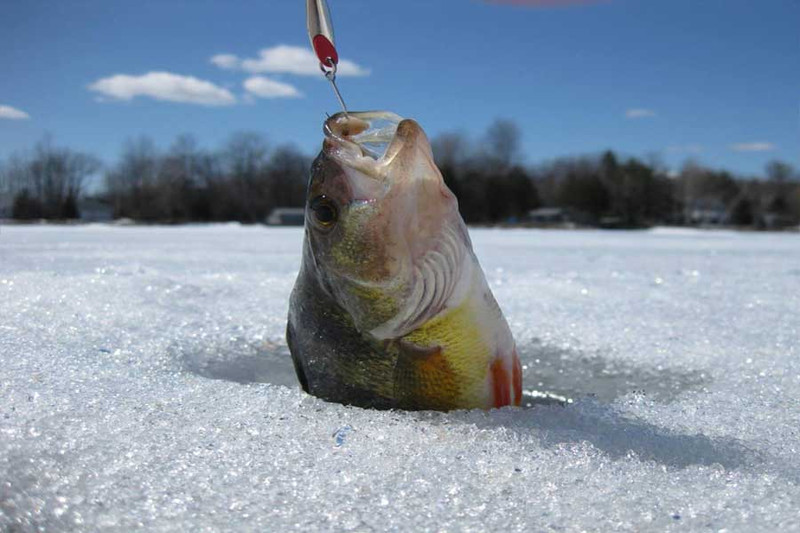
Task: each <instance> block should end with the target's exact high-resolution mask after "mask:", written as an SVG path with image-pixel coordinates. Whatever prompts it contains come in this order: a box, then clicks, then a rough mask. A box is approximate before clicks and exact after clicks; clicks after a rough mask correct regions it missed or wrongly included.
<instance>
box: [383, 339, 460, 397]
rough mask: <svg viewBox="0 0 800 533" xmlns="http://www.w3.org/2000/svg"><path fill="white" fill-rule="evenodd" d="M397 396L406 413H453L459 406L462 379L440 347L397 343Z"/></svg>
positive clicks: (395, 381)
mask: <svg viewBox="0 0 800 533" xmlns="http://www.w3.org/2000/svg"><path fill="white" fill-rule="evenodd" d="M396 345H397V348H398V350H399V355H398V358H397V366H396V367H395V379H394V383H395V391H396V396H397V398H398V399H399V400H400V402H401V404H402V405H403V406H404V407H405V408H406V409H436V410H445V411H446V410H450V409H455V408H456V407H457V406H458V399H459V394H460V387H459V379H458V376H457V375H456V374H455V372H454V371H453V368H452V366H451V365H450V363H449V362H448V361H447V358H446V357H445V355H444V350H443V348H442V347H441V346H438V345H435V346H422V345H419V344H416V343H414V342H409V341H406V340H402V339H401V340H398V341H396Z"/></svg>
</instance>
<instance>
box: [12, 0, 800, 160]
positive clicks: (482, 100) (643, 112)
mask: <svg viewBox="0 0 800 533" xmlns="http://www.w3.org/2000/svg"><path fill="white" fill-rule="evenodd" d="M329 4H330V8H331V11H332V14H333V19H334V25H335V29H336V38H337V48H338V49H339V53H340V56H341V57H342V58H343V59H346V60H349V61H350V62H351V64H349V65H348V67H347V68H343V70H344V71H345V72H344V74H347V73H349V74H351V75H349V76H346V75H343V76H342V77H341V78H340V87H341V89H342V93H343V95H344V97H345V99H346V101H347V102H348V105H349V106H350V108H351V109H362V110H363V109H388V110H392V111H395V112H397V113H399V114H401V115H403V116H407V117H414V118H416V119H417V120H418V121H419V122H420V123H421V124H422V125H423V127H424V128H425V129H426V130H427V131H428V133H429V135H431V136H435V135H436V134H438V133H441V132H444V131H452V130H458V131H462V132H464V133H466V134H469V135H472V136H473V137H475V138H478V137H479V136H480V135H481V133H482V132H483V131H484V130H485V128H486V126H487V125H489V124H490V123H491V122H492V120H493V119H495V118H497V117H502V118H510V119H513V120H515V121H516V122H517V123H518V124H519V125H520V127H521V129H522V131H523V135H524V138H523V149H524V153H525V160H526V162H527V163H537V162H540V161H543V160H546V159H549V158H553V157H558V156H562V155H574V154H583V153H594V152H599V151H601V150H604V149H607V148H611V149H614V150H616V151H619V152H621V153H623V154H625V155H634V156H642V157H646V156H648V155H649V154H658V155H659V156H660V157H661V158H662V160H663V161H664V162H666V163H667V164H668V165H669V166H671V167H672V168H677V167H679V166H680V164H681V163H682V162H683V161H684V160H685V159H686V158H688V157H692V158H694V159H696V160H699V161H700V162H702V163H704V164H708V165H711V166H715V167H725V168H728V169H730V170H733V171H735V172H738V173H742V174H754V173H758V172H760V171H761V169H763V167H764V164H765V163H766V162H767V161H769V160H771V159H782V160H785V161H788V162H790V163H792V164H794V165H795V166H800V133H799V130H800V128H799V121H798V119H799V118H800V30H798V28H800V2H797V1H796V0H764V1H755V0H669V1H667V0H606V1H591V0H584V1H582V2H581V1H574V0H573V1H572V2H565V1H564V0H549V1H543V0H539V1H533V0H528V1H525V0H519V1H516V2H515V1H513V0H507V1H495V2H488V1H481V0H402V1H394V2H388V1H384V0H380V1H376V0H329ZM512 4H529V5H512ZM538 4H569V5H556V6H553V5H546V6H542V5H538ZM307 49H308V40H307V37H306V33H305V2H304V1H303V0H261V1H221V0H217V1H214V0H207V1H206V0H191V1H188V0H187V1H175V0H172V1H168V0H161V1H154V0H147V1H138V2H134V1H115V0H102V1H101V0H83V1H71V0H61V1H47V2H42V1H36V0H10V1H8V0H7V1H6V2H4V3H3V4H2V7H0V158H4V157H7V156H8V155H9V154H10V153H12V152H14V151H16V150H20V149H25V148H28V147H30V146H32V145H33V144H34V143H35V142H36V141H37V140H39V139H40V138H42V136H43V135H44V134H45V133H46V132H49V133H50V134H52V135H53V137H54V139H55V141H56V143H58V144H61V145H67V146H69V147H72V148H75V149H79V150H84V151H88V152H91V153H94V154H96V155H98V156H100V157H101V158H102V159H103V160H105V161H106V162H109V163H112V162H114V161H115V160H116V158H117V156H118V154H119V152H120V150H121V147H122V145H123V143H124V141H125V140H126V139H128V138H131V137H136V136H139V135H147V136H150V137H152V138H153V139H154V140H155V141H156V143H157V144H159V145H160V146H163V147H167V146H168V145H169V144H170V143H171V142H172V140H173V139H174V138H175V137H176V136H177V135H179V134H181V133H191V134H193V135H194V136H195V137H196V138H197V140H198V141H199V142H200V144H201V145H202V146H205V147H209V148H214V147H217V146H220V145H221V144H222V143H223V142H224V141H225V140H226V139H227V138H228V137H229V136H230V135H231V134H232V133H233V132H235V131H241V130H249V131H258V132H261V133H263V134H265V135H266V136H267V138H268V139H269V140H270V141H271V142H273V143H274V144H282V143H287V142H288V143H293V144H295V145H297V146H298V147H299V148H301V149H302V150H304V151H306V152H308V153H312V152H315V151H316V150H317V149H318V148H319V145H320V142H321V124H322V121H323V119H324V116H325V112H326V111H327V112H334V111H336V110H337V103H336V100H335V99H334V96H333V93H332V92H331V90H330V88H329V86H328V85H327V83H326V82H325V81H324V79H323V78H322V76H321V75H320V74H318V73H316V72H314V70H313V65H311V68H310V70H309V64H308V62H307V61H306V60H305V59H304V54H305V53H307V52H305V51H306V50H307ZM220 55H222V56H221V57H220ZM215 56H217V58H216V60H215V62H216V64H215V63H214V62H212V58H214V57H215ZM234 56H235V57H234ZM306 72H309V74H306ZM148 73H160V74H149V75H148ZM165 99H166V100H165Z"/></svg>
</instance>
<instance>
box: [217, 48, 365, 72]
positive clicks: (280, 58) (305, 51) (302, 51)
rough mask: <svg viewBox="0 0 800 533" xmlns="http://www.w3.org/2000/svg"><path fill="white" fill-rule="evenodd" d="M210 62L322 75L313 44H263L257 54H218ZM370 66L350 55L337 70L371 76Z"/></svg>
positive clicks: (270, 70)
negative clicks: (358, 62)
mask: <svg viewBox="0 0 800 533" xmlns="http://www.w3.org/2000/svg"><path fill="white" fill-rule="evenodd" d="M211 62H212V63H214V64H215V65H217V66H218V67H220V68H225V69H233V68H241V69H243V70H246V71H247V72H252V73H253V74H258V73H262V72H273V73H283V74H295V75H298V76H320V75H321V73H320V70H319V60H318V59H317V56H315V55H314V52H312V51H311V49H310V48H308V47H304V46H289V45H286V44H280V45H278V46H273V47H272V48H264V49H263V50H261V51H260V52H259V53H258V57H255V58H247V59H240V58H238V57H237V56H235V55H232V54H217V55H215V56H213V57H212V58H211ZM369 72H370V71H369V69H367V68H364V67H362V66H360V65H357V64H356V63H354V62H352V61H350V60H349V59H339V64H338V67H337V71H336V74H337V75H338V76H368V75H369Z"/></svg>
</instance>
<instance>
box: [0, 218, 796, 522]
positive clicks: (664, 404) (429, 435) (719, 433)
mask: <svg viewBox="0 0 800 533" xmlns="http://www.w3.org/2000/svg"><path fill="white" fill-rule="evenodd" d="M471 234H472V238H473V241H474V245H475V249H476V252H477V254H478V256H479V258H480V260H481V263H482V265H483V268H484V271H485V272H486V275H487V278H488V280H489V282H490V284H491V286H492V288H493V290H494V292H495V295H496V297H497V300H498V302H499V303H500V305H501V306H502V307H503V310H504V311H505V314H506V317H507V318H508V320H509V323H510V325H511V329H512V331H513V332H514V335H515V338H516V340H517V344H518V346H519V348H520V356H521V358H522V363H523V365H524V368H525V370H524V372H525V378H524V379H525V388H526V389H536V390H539V391H546V392H549V393H552V394H554V395H560V396H563V397H565V398H569V399H570V402H569V403H567V404H566V405H561V404H558V403H553V402H551V404H550V405H537V406H535V407H533V408H529V409H514V408H505V409H502V410H495V411H491V412H480V411H471V412H455V413H447V414H443V413H405V412H376V411H370V410H362V409H357V408H349V407H344V406H340V405H334V404H327V403H325V402H322V401H319V400H316V399H314V398H312V397H309V396H307V395H305V394H304V393H302V392H301V391H300V390H299V387H298V386H297V385H296V382H295V377H294V371H293V369H292V366H291V363H290V361H289V359H288V350H287V348H286V344H285V340H284V337H283V332H284V328H285V320H286V312H287V305H288V296H289V292H290V291H291V288H292V284H293V282H294V277H295V274H296V272H297V269H298V266H299V260H300V256H299V252H300V244H301V238H302V231H301V230H300V229H295V228H287V229H276V228H265V227H240V226H235V225H231V226H226V225H220V226H184V227H110V226H84V227H47V226H28V227H23V226H6V227H2V228H0V530H7V531H35V530H47V531H98V530H102V531H131V530H135V529H146V530H149V531H223V530H225V531H227V530H235V531H240V530H241V531H282V530H298V531H316V530H319V531H332V530H354V531H372V530H375V531H382V530H395V531H442V530H446V531H487V530H494V531H549V530H553V531H583V530H589V531H729V532H730V531H798V530H800V486H799V485H800V235H797V234H785V235H775V234H771V235H768V234H739V233H728V232H699V231H691V230H671V229H656V230H652V231H647V232H614V233H607V232H592V231H586V232H578V231H574V232H562V231H536V230H481V229H477V230H476V229H473V230H472V232H471Z"/></svg>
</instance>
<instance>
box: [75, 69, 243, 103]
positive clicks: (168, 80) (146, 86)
mask: <svg viewBox="0 0 800 533" xmlns="http://www.w3.org/2000/svg"><path fill="white" fill-rule="evenodd" d="M89 89H90V90H92V91H95V92H98V93H100V94H101V95H103V96H107V97H109V98H112V99H114V100H126V101H127V100H131V99H133V98H135V97H137V96H147V97H150V98H154V99H155V100H162V101H167V102H181V103H186V104H199V105H207V106H223V105H231V104H235V103H236V97H235V96H234V95H233V94H232V93H231V92H230V91H229V90H227V89H223V88H222V87H219V86H217V85H214V84H213V83H211V82H210V81H205V80H200V79H197V78H194V77H192V76H182V75H180V74H173V73H171V72H148V73H147V74H143V75H141V76H129V75H127V74H117V75H115V76H110V77H108V78H102V79H99V80H97V81H96V82H94V83H92V84H91V85H89Z"/></svg>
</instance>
